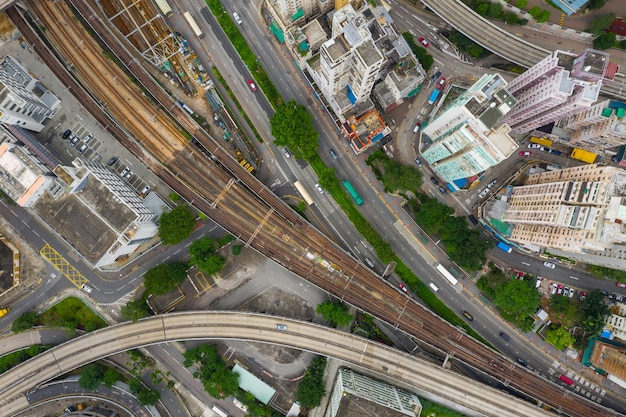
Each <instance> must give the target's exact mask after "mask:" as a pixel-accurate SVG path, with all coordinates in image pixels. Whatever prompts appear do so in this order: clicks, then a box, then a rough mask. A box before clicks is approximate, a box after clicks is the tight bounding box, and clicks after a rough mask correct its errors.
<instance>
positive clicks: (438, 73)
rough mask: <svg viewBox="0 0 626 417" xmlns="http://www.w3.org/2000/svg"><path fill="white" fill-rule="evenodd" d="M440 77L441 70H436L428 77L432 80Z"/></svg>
mask: <svg viewBox="0 0 626 417" xmlns="http://www.w3.org/2000/svg"><path fill="white" fill-rule="evenodd" d="M439 77H441V71H437V72H436V73H434V74H433V76H432V77H430V79H431V80H432V81H435V80H436V79H437V78H439Z"/></svg>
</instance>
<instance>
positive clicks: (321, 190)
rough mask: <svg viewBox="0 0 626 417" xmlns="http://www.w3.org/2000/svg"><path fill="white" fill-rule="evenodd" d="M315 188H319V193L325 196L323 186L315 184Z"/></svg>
mask: <svg viewBox="0 0 626 417" xmlns="http://www.w3.org/2000/svg"><path fill="white" fill-rule="evenodd" d="M315 188H317V191H319V192H320V194H324V189H323V188H322V186H321V185H319V184H315Z"/></svg>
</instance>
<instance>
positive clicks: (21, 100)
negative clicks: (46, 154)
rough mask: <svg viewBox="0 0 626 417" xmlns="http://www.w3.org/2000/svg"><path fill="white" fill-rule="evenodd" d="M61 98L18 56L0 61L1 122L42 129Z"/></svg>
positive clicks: (38, 130)
mask: <svg viewBox="0 0 626 417" xmlns="http://www.w3.org/2000/svg"><path fill="white" fill-rule="evenodd" d="M60 104H61V101H60V100H59V99H58V98H57V97H56V96H55V95H54V94H53V93H52V92H51V91H49V90H48V89H47V88H46V87H45V86H44V85H43V84H41V82H39V80H37V79H36V78H33V77H32V76H31V75H30V74H29V72H28V70H27V69H26V68H24V67H23V66H22V65H21V64H20V63H19V62H18V61H17V60H16V59H15V58H13V57H11V56H8V55H7V56H5V57H4V59H3V60H2V62H0V122H2V123H5V124H9V125H15V126H20V127H22V128H24V129H28V130H33V131H35V132H41V130H42V129H43V128H44V122H45V121H46V120H47V119H50V118H52V117H54V115H55V114H56V112H57V111H58V109H59V106H60Z"/></svg>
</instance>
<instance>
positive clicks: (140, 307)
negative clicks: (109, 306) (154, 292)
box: [120, 299, 152, 321]
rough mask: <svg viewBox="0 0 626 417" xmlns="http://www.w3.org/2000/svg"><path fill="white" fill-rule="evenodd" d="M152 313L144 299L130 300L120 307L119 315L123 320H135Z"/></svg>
mask: <svg viewBox="0 0 626 417" xmlns="http://www.w3.org/2000/svg"><path fill="white" fill-rule="evenodd" d="M151 314H152V311H150V308H149V307H148V304H146V301H145V300H144V299H139V300H132V301H129V302H127V303H126V304H125V305H123V306H122V308H120V315H121V316H122V318H123V319H124V320H130V321H137V320H139V319H142V318H144V317H148V316H149V315H151Z"/></svg>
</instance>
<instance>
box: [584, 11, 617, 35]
mask: <svg viewBox="0 0 626 417" xmlns="http://www.w3.org/2000/svg"><path fill="white" fill-rule="evenodd" d="M614 20H615V13H609V14H603V15H600V16H596V17H595V18H594V19H593V20H592V21H591V24H590V25H589V29H588V31H589V32H590V33H593V34H594V35H601V34H602V33H603V32H604V31H605V29H608V27H609V26H611V23H613V21H614Z"/></svg>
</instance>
